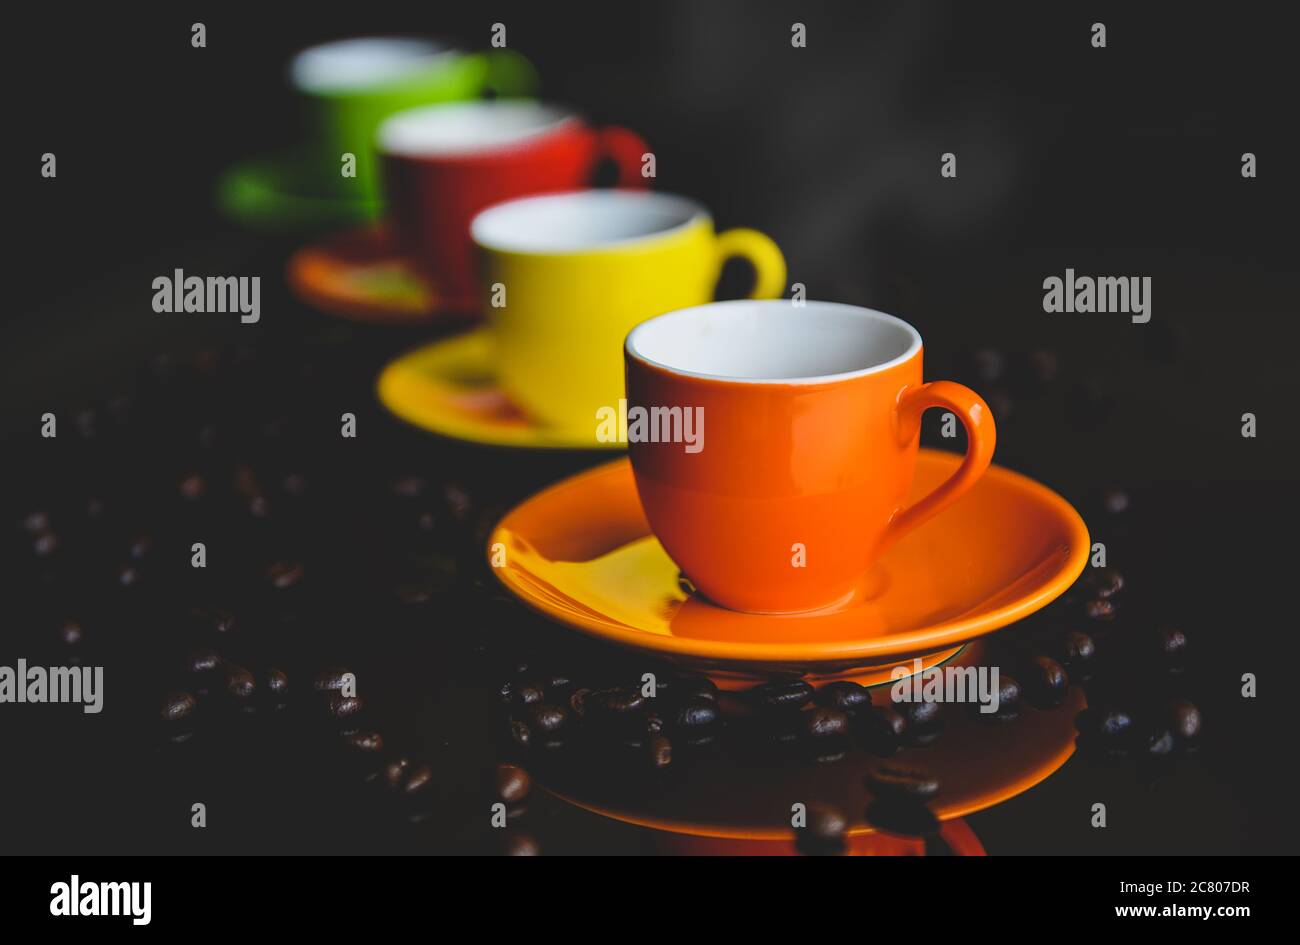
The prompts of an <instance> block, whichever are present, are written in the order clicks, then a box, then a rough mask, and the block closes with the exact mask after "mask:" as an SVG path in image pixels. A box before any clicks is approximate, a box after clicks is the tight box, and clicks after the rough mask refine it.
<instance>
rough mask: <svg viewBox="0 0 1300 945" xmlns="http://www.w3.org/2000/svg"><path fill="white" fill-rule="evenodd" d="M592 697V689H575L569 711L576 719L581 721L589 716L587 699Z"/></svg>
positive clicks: (570, 697) (570, 700)
mask: <svg viewBox="0 0 1300 945" xmlns="http://www.w3.org/2000/svg"><path fill="white" fill-rule="evenodd" d="M590 697H591V690H590V689H575V690H574V691H573V693H572V694H571V695H570V696H569V711H570V712H572V713H573V715H574V718H576V719H578V720H579V721H581V720H582V719H584V718H586V716H587V699H588V698H590Z"/></svg>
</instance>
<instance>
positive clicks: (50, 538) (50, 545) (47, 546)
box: [32, 532, 59, 558]
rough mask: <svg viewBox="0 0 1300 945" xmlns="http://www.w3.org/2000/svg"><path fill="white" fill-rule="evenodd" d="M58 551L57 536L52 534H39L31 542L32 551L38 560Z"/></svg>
mask: <svg viewBox="0 0 1300 945" xmlns="http://www.w3.org/2000/svg"><path fill="white" fill-rule="evenodd" d="M58 550H59V536H58V535H56V534H54V532H41V533H40V534H39V535H37V536H36V538H35V540H34V541H33V542H32V551H33V552H34V553H35V555H36V557H38V558H48V557H50V556H51V555H52V554H54V552H56V551H58Z"/></svg>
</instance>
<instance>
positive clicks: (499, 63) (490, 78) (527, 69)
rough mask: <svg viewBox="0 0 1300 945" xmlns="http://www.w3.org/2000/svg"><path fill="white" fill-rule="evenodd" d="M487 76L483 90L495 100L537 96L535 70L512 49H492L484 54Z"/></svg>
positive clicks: (537, 83) (537, 82)
mask: <svg viewBox="0 0 1300 945" xmlns="http://www.w3.org/2000/svg"><path fill="white" fill-rule="evenodd" d="M484 58H485V59H486V60H487V75H486V77H485V78H484V80H483V90H484V91H485V92H491V93H492V94H493V95H495V96H496V97H497V98H531V97H532V96H534V95H536V94H537V87H538V85H539V80H538V77H537V69H536V68H534V66H533V64H532V63H531V62H529V61H528V60H527V59H526V58H525V57H524V56H522V55H520V54H519V53H517V52H515V51H514V50H513V49H494V50H492V51H491V52H488V53H486V54H485V56H484Z"/></svg>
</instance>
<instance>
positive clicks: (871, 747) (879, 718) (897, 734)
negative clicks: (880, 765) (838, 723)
mask: <svg viewBox="0 0 1300 945" xmlns="http://www.w3.org/2000/svg"><path fill="white" fill-rule="evenodd" d="M856 721H857V723H858V724H857V730H858V733H859V734H860V735H861V737H862V740H863V743H864V745H865V747H866V749H867V750H868V751H869V752H871V753H872V754H874V755H882V756H888V755H892V754H894V753H895V752H896V751H898V749H899V748H901V747H902V744H903V736H904V735H905V734H906V732H907V719H906V718H904V717H903V715H902V713H900V712H898V711H897V710H896V709H895V708H894V707H893V706H889V705H884V706H872V707H871V708H870V709H866V710H865V711H863V712H860V713H859V714H858V716H857V719H856Z"/></svg>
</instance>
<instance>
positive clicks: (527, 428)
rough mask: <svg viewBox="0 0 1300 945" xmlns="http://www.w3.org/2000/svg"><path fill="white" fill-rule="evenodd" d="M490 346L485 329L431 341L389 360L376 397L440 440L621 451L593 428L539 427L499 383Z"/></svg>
mask: <svg viewBox="0 0 1300 945" xmlns="http://www.w3.org/2000/svg"><path fill="white" fill-rule="evenodd" d="M493 355H494V345H493V342H492V338H491V337H490V336H489V334H488V332H487V330H486V329H477V330H475V331H470V332H466V333H465V334H462V335H456V336H454V337H451V338H446V339H443V340H441V341H436V342H433V343H432V344H428V345H425V346H424V347H422V348H417V349H416V350H414V351H410V352H408V353H406V354H404V355H402V356H401V357H400V358H398V359H396V360H395V361H392V362H390V363H389V364H388V365H387V366H386V367H385V368H384V369H383V371H381V372H380V375H379V380H378V382H377V385H376V387H377V393H378V396H379V400H380V402H381V403H382V404H383V405H384V406H385V407H386V408H387V409H388V410H390V411H391V412H392V413H393V414H395V415H396V416H398V417H400V418H401V419H403V420H405V421H406V422H407V423H410V424H413V425H414V426H417V427H419V428H420V429H422V430H427V431H428V432H430V433H436V434H438V435H440V436H445V437H450V438H452V439H457V440H465V441H467V442H471V443H482V444H485V445H489V446H510V447H523V448H527V449H569V450H606V451H608V450H621V449H623V444H622V443H618V442H601V441H599V440H597V439H596V438H595V436H594V433H593V430H594V428H593V429H589V430H586V431H569V430H560V429H554V428H552V427H547V426H544V425H542V424H539V423H537V422H535V421H533V420H531V419H529V418H528V417H527V416H526V415H524V414H523V413H522V412H521V411H520V410H519V408H518V407H516V406H515V405H514V403H513V402H512V401H511V400H510V398H509V396H508V395H507V394H506V393H505V391H503V390H502V389H501V386H500V384H499V383H498V382H497V375H496V368H495V365H494V357H493Z"/></svg>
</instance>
